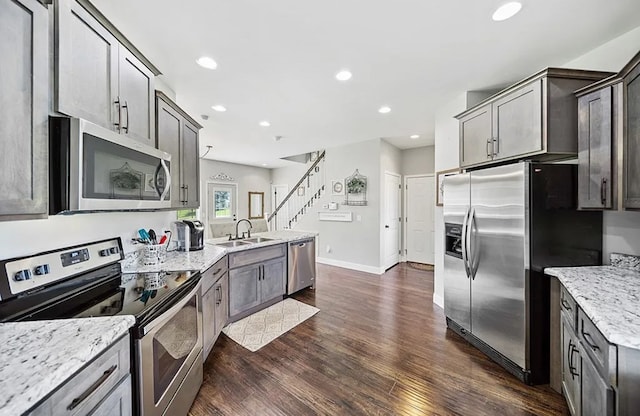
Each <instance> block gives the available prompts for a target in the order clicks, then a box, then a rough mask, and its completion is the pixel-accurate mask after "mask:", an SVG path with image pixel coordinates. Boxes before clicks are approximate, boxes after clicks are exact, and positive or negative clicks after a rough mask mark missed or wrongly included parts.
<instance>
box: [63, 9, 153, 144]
mask: <svg viewBox="0 0 640 416" xmlns="http://www.w3.org/2000/svg"><path fill="white" fill-rule="evenodd" d="M55 10H56V13H55V16H56V25H55V30H56V47H55V71H56V77H55V79H56V84H55V99H54V102H55V109H56V111H59V112H60V113H63V114H66V115H69V116H74V117H79V118H82V119H85V120H88V121H91V122H92V123H95V124H98V125H101V126H103V127H105V128H108V129H111V130H115V131H118V132H119V133H121V134H124V135H127V136H129V137H132V138H134V139H137V140H140V141H142V142H144V143H146V144H149V145H153V141H154V137H155V134H154V130H155V121H154V105H153V104H154V72H152V70H151V69H149V68H148V67H147V66H146V65H145V64H143V63H142V62H141V60H139V59H138V58H136V57H135V56H134V55H133V54H132V53H131V52H130V51H129V50H128V49H127V48H126V47H125V46H124V45H123V44H122V43H121V42H119V41H118V39H117V37H116V35H115V34H114V33H113V30H110V29H113V28H109V29H107V28H106V27H105V26H104V25H103V24H102V23H101V22H100V21H99V20H98V19H97V18H96V17H94V15H92V14H91V13H90V12H89V11H88V10H87V9H86V7H85V4H84V3H83V4H80V3H79V2H78V1H76V0H59V1H56V2H55Z"/></svg>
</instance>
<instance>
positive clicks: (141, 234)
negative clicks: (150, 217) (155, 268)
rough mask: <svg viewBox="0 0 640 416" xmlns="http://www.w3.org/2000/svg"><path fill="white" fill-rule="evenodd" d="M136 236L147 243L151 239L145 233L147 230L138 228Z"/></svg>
mask: <svg viewBox="0 0 640 416" xmlns="http://www.w3.org/2000/svg"><path fill="white" fill-rule="evenodd" d="M138 234H139V235H140V238H142V239H143V240H145V241H146V242H147V243H151V237H150V236H149V233H147V230H145V229H144V228H140V229H139V230H138Z"/></svg>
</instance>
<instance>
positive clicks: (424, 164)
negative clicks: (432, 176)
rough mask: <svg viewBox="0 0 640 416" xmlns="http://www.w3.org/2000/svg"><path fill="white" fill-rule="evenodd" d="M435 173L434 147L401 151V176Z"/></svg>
mask: <svg viewBox="0 0 640 416" xmlns="http://www.w3.org/2000/svg"><path fill="white" fill-rule="evenodd" d="M434 171H435V146H423V147H416V148H413V149H404V150H403V151H402V174H403V175H421V174H425V173H433V172H434Z"/></svg>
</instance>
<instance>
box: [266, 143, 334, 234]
mask: <svg viewBox="0 0 640 416" xmlns="http://www.w3.org/2000/svg"><path fill="white" fill-rule="evenodd" d="M324 159H325V151H324V150H323V151H322V152H321V153H320V154H319V155H318V158H317V159H316V160H315V162H313V164H312V165H311V167H310V168H309V169H308V170H307V172H306V173H305V174H304V175H302V177H301V178H300V180H299V181H298V183H296V185H295V186H294V187H293V188H291V191H289V193H288V194H287V196H286V197H285V198H284V199H283V200H282V202H280V204H278V206H277V207H276V209H275V210H274V211H273V212H272V213H271V215H269V217H268V218H267V222H268V224H269V230H278V229H294V228H295V226H296V224H298V222H299V221H300V220H301V219H302V217H303V216H304V214H306V213H307V211H308V210H309V209H310V208H311V207H312V206H313V205H314V203H315V202H317V201H318V200H319V199H320V197H321V196H322V195H323V194H324V191H325V178H324V176H325V175H324V171H325V168H324ZM278 216H280V219H278ZM283 218H284V219H283Z"/></svg>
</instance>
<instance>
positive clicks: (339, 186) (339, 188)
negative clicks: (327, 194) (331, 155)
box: [331, 181, 344, 195]
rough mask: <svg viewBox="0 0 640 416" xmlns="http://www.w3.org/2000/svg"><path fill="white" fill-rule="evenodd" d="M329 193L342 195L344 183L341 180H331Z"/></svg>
mask: <svg viewBox="0 0 640 416" xmlns="http://www.w3.org/2000/svg"><path fill="white" fill-rule="evenodd" d="M331 195H344V183H342V181H331Z"/></svg>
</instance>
